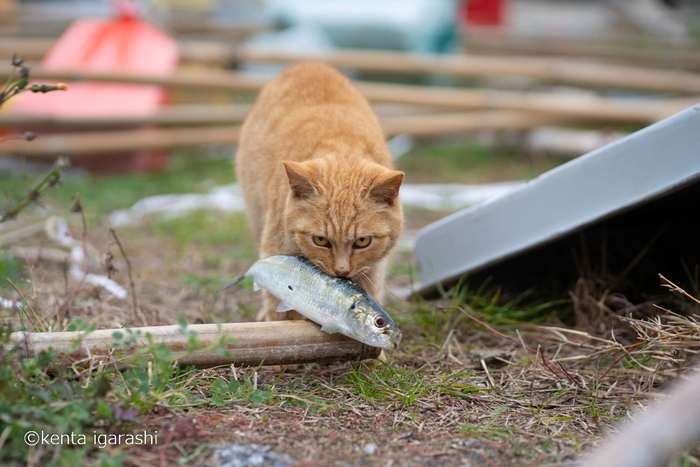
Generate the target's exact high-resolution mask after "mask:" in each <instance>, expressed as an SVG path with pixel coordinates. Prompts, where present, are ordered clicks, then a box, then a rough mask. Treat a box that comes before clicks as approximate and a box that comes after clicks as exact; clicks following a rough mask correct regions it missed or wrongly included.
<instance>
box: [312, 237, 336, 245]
mask: <svg viewBox="0 0 700 467" xmlns="http://www.w3.org/2000/svg"><path fill="white" fill-rule="evenodd" d="M311 239H312V240H313V242H314V245H316V246H322V247H325V248H328V247H329V246H331V242H329V241H328V239H327V238H326V237H321V236H319V235H314V236H312V237H311Z"/></svg>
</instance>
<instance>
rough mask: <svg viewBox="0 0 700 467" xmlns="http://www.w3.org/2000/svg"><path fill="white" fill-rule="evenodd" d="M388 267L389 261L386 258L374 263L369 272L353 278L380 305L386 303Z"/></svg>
mask: <svg viewBox="0 0 700 467" xmlns="http://www.w3.org/2000/svg"><path fill="white" fill-rule="evenodd" d="M386 265H387V259H386V258H384V259H382V260H379V261H377V262H376V263H374V264H373V265H372V266H371V267H370V270H369V271H367V272H365V273H364V274H360V275H358V276H357V277H355V278H353V280H354V281H355V282H356V283H357V285H359V286H360V287H362V288H363V289H365V290H366V291H367V292H368V293H369V294H370V295H371V296H372V297H374V299H375V300H377V301H378V302H379V303H384V292H385V290H386V286H385V285H384V275H385V273H386Z"/></svg>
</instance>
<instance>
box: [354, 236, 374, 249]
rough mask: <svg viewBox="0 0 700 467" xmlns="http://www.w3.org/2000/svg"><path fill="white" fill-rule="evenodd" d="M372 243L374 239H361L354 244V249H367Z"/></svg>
mask: <svg viewBox="0 0 700 467" xmlns="http://www.w3.org/2000/svg"><path fill="white" fill-rule="evenodd" d="M370 243H372V237H360V238H358V239H357V240H355V243H353V244H352V246H353V248H367V247H368V246H369V244H370Z"/></svg>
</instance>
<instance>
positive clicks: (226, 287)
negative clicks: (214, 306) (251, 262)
mask: <svg viewBox="0 0 700 467" xmlns="http://www.w3.org/2000/svg"><path fill="white" fill-rule="evenodd" d="M243 279H245V276H240V277H236V278H235V279H233V280H232V281H230V282H228V283H227V284H226V285H224V286H223V287H221V288H219V289H218V290H217V291H216V293H221V292H223V291H224V290H226V289H230V288H231V287H233V286H234V285H236V284H238V283H239V282H240V281H242V280H243Z"/></svg>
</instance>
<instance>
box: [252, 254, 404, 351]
mask: <svg viewBox="0 0 700 467" xmlns="http://www.w3.org/2000/svg"><path fill="white" fill-rule="evenodd" d="M244 277H251V278H253V281H254V283H255V284H256V287H261V288H263V289H265V290H267V291H268V292H270V293H271V294H272V295H273V296H274V297H276V298H277V299H279V300H280V306H279V307H278V308H277V311H280V312H285V311H289V310H295V311H296V312H297V313H299V314H301V315H302V316H304V317H305V318H307V319H309V320H311V321H314V322H315V323H318V324H320V325H321V330H323V331H326V332H328V333H336V332H338V333H340V334H344V335H346V336H348V337H351V338H353V339H356V340H358V341H360V342H362V343H365V344H367V345H371V346H374V347H382V348H396V347H397V346H398V344H399V342H400V340H401V331H400V330H399V329H398V327H397V326H396V323H395V322H394V320H393V319H391V317H390V316H389V314H388V313H387V312H386V310H384V308H383V307H382V306H381V305H380V304H379V302H377V301H376V300H375V299H374V298H373V297H372V296H371V295H370V294H369V293H367V292H366V291H365V290H364V289H362V288H361V287H360V286H359V285H357V284H356V283H355V282H353V281H351V280H350V279H345V278H340V277H333V276H329V275H328V274H326V273H324V272H323V271H321V270H320V269H318V268H317V267H316V266H314V265H313V263H311V262H310V261H309V260H307V259H305V258H301V257H298V256H286V255H276V256H270V257H268V258H265V259H261V260H259V261H257V262H256V263H255V264H253V266H251V268H250V269H249V270H248V272H247V273H246V274H245V276H244Z"/></svg>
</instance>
